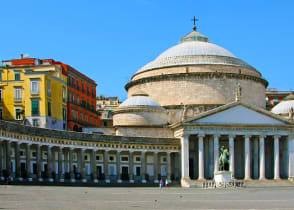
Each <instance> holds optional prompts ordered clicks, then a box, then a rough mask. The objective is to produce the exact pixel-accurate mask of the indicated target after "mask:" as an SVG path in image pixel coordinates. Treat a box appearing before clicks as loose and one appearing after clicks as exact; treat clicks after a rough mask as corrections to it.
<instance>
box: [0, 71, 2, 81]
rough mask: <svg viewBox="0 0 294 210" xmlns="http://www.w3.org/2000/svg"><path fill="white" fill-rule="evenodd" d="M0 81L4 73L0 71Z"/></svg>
mask: <svg viewBox="0 0 294 210" xmlns="http://www.w3.org/2000/svg"><path fill="white" fill-rule="evenodd" d="M0 81H2V71H0Z"/></svg>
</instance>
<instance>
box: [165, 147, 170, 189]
mask: <svg viewBox="0 0 294 210" xmlns="http://www.w3.org/2000/svg"><path fill="white" fill-rule="evenodd" d="M166 160H167V180H168V182H169V183H171V152H167V153H166Z"/></svg>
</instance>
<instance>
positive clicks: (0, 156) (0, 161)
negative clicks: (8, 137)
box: [0, 140, 4, 181]
mask: <svg viewBox="0 0 294 210" xmlns="http://www.w3.org/2000/svg"><path fill="white" fill-rule="evenodd" d="M3 159H4V158H3V141H2V140H0V180H1V181H3V180H4V176H3V169H4V167H3Z"/></svg>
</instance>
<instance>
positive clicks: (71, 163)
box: [69, 147, 76, 182]
mask: <svg viewBox="0 0 294 210" xmlns="http://www.w3.org/2000/svg"><path fill="white" fill-rule="evenodd" d="M73 150H74V148H72V147H70V148H69V175H70V181H71V182H76V180H75V174H74V164H73Z"/></svg>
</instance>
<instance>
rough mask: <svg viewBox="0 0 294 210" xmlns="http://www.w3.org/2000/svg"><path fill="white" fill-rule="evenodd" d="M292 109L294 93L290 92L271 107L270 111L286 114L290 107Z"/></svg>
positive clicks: (293, 107) (293, 106)
mask: <svg viewBox="0 0 294 210" xmlns="http://www.w3.org/2000/svg"><path fill="white" fill-rule="evenodd" d="M291 108H292V109H294V95H293V94H290V95H289V96H287V97H286V98H285V99H284V100H283V101H281V102H280V103H278V104H277V105H276V106H275V107H274V108H273V109H272V113H274V114H279V115H288V114H289V112H290V109H291Z"/></svg>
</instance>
